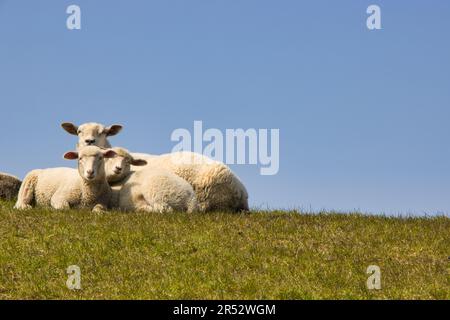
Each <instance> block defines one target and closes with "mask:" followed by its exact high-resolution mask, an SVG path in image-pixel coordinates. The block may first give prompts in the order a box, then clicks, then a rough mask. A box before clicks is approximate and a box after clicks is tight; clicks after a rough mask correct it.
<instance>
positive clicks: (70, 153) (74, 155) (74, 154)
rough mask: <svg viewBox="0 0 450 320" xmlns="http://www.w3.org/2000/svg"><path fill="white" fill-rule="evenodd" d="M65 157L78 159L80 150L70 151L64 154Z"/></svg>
mask: <svg viewBox="0 0 450 320" xmlns="http://www.w3.org/2000/svg"><path fill="white" fill-rule="evenodd" d="M64 159H66V160H76V159H78V152H75V151H69V152H66V153H65V154H64Z"/></svg>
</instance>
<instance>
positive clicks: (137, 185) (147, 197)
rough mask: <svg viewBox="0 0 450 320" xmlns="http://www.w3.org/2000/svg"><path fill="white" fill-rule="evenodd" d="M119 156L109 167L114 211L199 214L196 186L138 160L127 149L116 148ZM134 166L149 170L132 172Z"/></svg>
mask: <svg viewBox="0 0 450 320" xmlns="http://www.w3.org/2000/svg"><path fill="white" fill-rule="evenodd" d="M112 150H113V151H114V152H115V153H116V154H117V156H116V157H115V158H114V159H111V160H110V161H108V162H107V164H106V174H107V179H108V182H109V183H110V184H111V185H112V187H113V189H114V193H115V195H114V200H113V205H112V206H113V207H115V208H118V209H120V210H124V211H144V212H159V213H167V212H173V211H182V212H194V211H197V200H196V197H195V193H194V190H193V189H192V186H191V185H190V184H189V183H188V182H187V181H185V180H184V179H182V178H180V177H178V176H177V175H175V174H173V173H171V172H169V171H167V170H165V169H162V168H158V167H153V166H147V161H145V160H143V159H135V158H134V157H133V156H132V155H131V154H130V153H129V152H128V151H127V150H126V149H123V148H113V149H112ZM131 165H133V166H145V168H144V169H142V170H139V171H132V170H131Z"/></svg>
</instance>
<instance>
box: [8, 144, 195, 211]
mask: <svg viewBox="0 0 450 320" xmlns="http://www.w3.org/2000/svg"><path fill="white" fill-rule="evenodd" d="M116 150H117V152H116V151H114V150H111V149H107V150H105V149H101V148H99V147H95V146H86V147H82V148H80V149H79V151H78V152H73V151H72V152H67V153H66V154H65V155H64V158H65V159H70V160H75V159H78V170H76V169H71V168H52V169H38V170H33V171H31V172H30V173H28V174H27V176H26V177H25V180H24V181H23V183H22V186H21V188H20V190H19V196H18V200H17V203H16V205H15V208H16V209H19V210H25V209H30V208H32V206H34V205H38V206H43V207H51V208H53V209H56V210H63V209H69V208H88V209H92V210H93V211H104V210H107V209H108V208H112V209H118V210H124V211H145V212H161V213H164V212H172V211H188V212H193V211H196V210H197V201H196V197H195V193H194V190H193V189H192V187H191V185H190V184H189V183H188V182H187V181H185V180H184V179H182V178H180V177H178V176H176V175H175V174H173V173H171V172H169V171H165V170H162V169H158V168H152V167H150V166H146V168H145V169H143V170H141V171H139V172H134V171H131V169H130V168H131V165H134V166H143V165H146V164H147V163H146V161H144V160H134V159H133V158H132V157H131V156H130V155H129V153H128V152H127V151H126V150H124V149H120V148H116ZM105 159H108V160H109V161H108V162H106V165H105ZM107 179H108V180H109V181H110V182H111V184H113V186H114V187H113V188H111V187H110V185H109V183H108V180H107Z"/></svg>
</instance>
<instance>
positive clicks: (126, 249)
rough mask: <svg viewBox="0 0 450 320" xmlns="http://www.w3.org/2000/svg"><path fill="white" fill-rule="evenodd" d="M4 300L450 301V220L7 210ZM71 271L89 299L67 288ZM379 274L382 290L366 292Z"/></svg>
mask: <svg viewBox="0 0 450 320" xmlns="http://www.w3.org/2000/svg"><path fill="white" fill-rule="evenodd" d="M0 205H1V209H0V299H120V298H127V299H407V298H408V299H449V298H450V289H449V288H450V282H449V281H450V280H449V267H450V260H449V256H450V219H449V218H447V217H435V218H389V217H382V216H364V215H360V214H336V213H323V214H299V213H297V212H270V213H268V212H261V213H252V214H238V215H236V214H228V213H214V214H182V213H176V214H166V215H162V214H125V213H116V212H112V213H106V214H103V215H95V214H92V213H90V212H87V211H67V212H52V211H49V210H43V209H36V210H32V211H29V212H16V211H14V210H12V204H11V203H4V202H3V203H0ZM69 265H78V266H79V267H80V268H81V283H82V289H81V290H78V291H71V290H69V289H68V288H67V287H66V280H67V274H66V269H67V267H68V266H69ZM369 265H378V266H379V267H380V268H381V282H382V289H381V290H368V289H367V288H366V281H367V277H368V276H369V275H367V274H366V269H367V267H368V266H369Z"/></svg>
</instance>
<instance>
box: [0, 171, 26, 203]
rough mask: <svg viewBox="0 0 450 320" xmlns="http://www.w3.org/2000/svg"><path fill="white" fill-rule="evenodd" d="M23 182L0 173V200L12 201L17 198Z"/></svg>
mask: <svg viewBox="0 0 450 320" xmlns="http://www.w3.org/2000/svg"><path fill="white" fill-rule="evenodd" d="M21 183H22V181H20V180H19V179H18V178H16V177H14V176H12V175H9V174H7V173H3V172H0V199H2V200H12V199H14V198H16V197H17V194H18V193H19V189H20V185H21Z"/></svg>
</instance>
